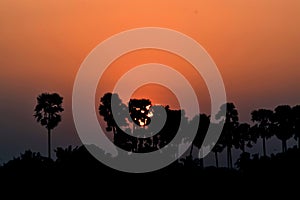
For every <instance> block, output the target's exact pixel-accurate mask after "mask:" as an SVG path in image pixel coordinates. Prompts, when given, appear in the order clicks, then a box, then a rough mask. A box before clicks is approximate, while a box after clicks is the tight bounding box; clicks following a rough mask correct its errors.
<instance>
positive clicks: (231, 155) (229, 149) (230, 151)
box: [229, 147, 232, 169]
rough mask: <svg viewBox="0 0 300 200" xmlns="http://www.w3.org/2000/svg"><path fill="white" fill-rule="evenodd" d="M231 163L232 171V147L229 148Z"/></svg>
mask: <svg viewBox="0 0 300 200" xmlns="http://www.w3.org/2000/svg"><path fill="white" fill-rule="evenodd" d="M229 161H230V169H232V153H231V147H230V148H229Z"/></svg>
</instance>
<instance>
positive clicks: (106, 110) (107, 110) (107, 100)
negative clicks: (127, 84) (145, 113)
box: [99, 93, 128, 144]
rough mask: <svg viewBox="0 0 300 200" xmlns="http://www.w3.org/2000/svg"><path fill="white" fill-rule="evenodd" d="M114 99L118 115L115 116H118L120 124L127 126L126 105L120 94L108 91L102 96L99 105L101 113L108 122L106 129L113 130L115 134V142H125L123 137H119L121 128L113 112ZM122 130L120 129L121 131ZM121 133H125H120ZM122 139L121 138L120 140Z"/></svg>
mask: <svg viewBox="0 0 300 200" xmlns="http://www.w3.org/2000/svg"><path fill="white" fill-rule="evenodd" d="M112 99H114V100H115V101H114V102H115V103H116V105H114V106H115V108H116V115H117V116H115V117H118V119H120V120H119V125H120V126H127V125H128V124H127V122H126V105H125V104H124V103H122V100H121V99H120V98H119V96H118V94H112V93H106V94H104V95H103V97H101V99H100V106H99V114H100V115H101V116H103V118H104V121H105V122H106V124H107V127H106V131H108V132H110V131H113V136H114V143H115V144H119V143H124V141H122V139H121V137H118V133H117V132H118V131H117V130H120V128H119V127H118V125H117V123H116V121H115V118H114V116H113V113H112V107H111V106H112V105H111V102H112ZM119 132H120V131H119ZM120 135H123V134H121V133H120ZM119 139H120V140H119Z"/></svg>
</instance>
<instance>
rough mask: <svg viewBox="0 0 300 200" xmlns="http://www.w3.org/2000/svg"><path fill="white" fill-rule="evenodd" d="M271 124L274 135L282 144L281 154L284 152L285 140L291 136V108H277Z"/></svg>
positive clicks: (286, 106) (285, 148) (283, 106)
mask: <svg viewBox="0 0 300 200" xmlns="http://www.w3.org/2000/svg"><path fill="white" fill-rule="evenodd" d="M273 123H274V126H275V135H276V137H277V138H278V139H279V140H281V143H282V152H286V150H287V140H289V139H290V138H291V137H292V136H293V119H292V108H291V107H290V106H289V105H280V106H277V107H276V108H275V112H274V116H273Z"/></svg>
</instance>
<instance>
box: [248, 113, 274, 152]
mask: <svg viewBox="0 0 300 200" xmlns="http://www.w3.org/2000/svg"><path fill="white" fill-rule="evenodd" d="M251 116H252V118H251V120H252V121H253V122H255V123H256V124H255V125H254V126H253V128H255V129H256V131H257V133H258V134H259V136H260V137H261V139H262V141H263V155H264V156H266V155H267V151H266V140H267V139H269V138H271V137H272V136H273V134H274V133H273V131H272V130H273V128H272V126H273V123H272V117H273V111H272V110H267V109H259V110H254V111H253V112H252V113H251Z"/></svg>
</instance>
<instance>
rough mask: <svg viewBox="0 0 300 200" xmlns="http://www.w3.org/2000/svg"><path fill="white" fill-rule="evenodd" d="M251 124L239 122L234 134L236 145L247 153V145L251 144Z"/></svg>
mask: <svg viewBox="0 0 300 200" xmlns="http://www.w3.org/2000/svg"><path fill="white" fill-rule="evenodd" d="M249 133H250V125H249V124H247V123H242V124H239V125H238V127H237V130H236V132H235V134H234V138H233V139H234V142H233V143H234V146H235V148H236V149H240V150H241V151H242V153H245V146H246V144H247V146H248V147H249V146H251V139H250V135H249Z"/></svg>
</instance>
